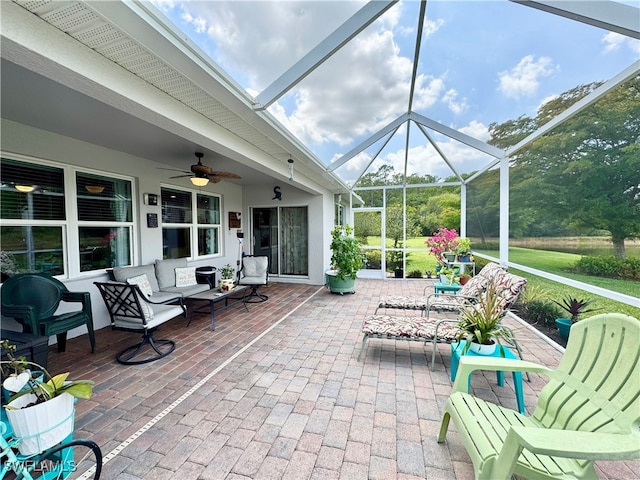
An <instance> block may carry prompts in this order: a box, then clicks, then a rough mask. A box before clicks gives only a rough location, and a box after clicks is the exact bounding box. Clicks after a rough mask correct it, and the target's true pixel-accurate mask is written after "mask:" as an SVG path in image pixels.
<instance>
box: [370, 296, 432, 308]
mask: <svg viewBox="0 0 640 480" xmlns="http://www.w3.org/2000/svg"><path fill="white" fill-rule="evenodd" d="M427 299H428V297H403V296H402V295H386V296H384V297H380V300H379V301H378V308H405V309H407V310H424V309H426V308H427Z"/></svg>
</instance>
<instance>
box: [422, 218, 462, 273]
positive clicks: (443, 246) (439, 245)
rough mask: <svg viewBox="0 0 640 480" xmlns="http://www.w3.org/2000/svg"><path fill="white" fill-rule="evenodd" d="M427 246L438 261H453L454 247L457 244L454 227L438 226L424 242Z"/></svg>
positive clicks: (456, 233) (456, 234)
mask: <svg viewBox="0 0 640 480" xmlns="http://www.w3.org/2000/svg"><path fill="white" fill-rule="evenodd" d="M424 243H425V244H426V245H427V247H429V253H432V254H433V255H435V257H436V259H437V260H438V262H439V263H441V264H442V263H444V261H445V260H446V261H447V262H453V261H454V260H455V256H456V254H455V249H456V247H457V246H458V232H457V231H456V229H455V228H452V229H449V228H445V227H440V228H439V229H438V231H436V232H434V233H433V235H431V237H429V238H427V239H426V240H425V242H424Z"/></svg>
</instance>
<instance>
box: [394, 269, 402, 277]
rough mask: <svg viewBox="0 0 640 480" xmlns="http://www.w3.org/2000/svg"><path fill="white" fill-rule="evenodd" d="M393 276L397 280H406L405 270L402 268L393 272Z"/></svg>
mask: <svg viewBox="0 0 640 480" xmlns="http://www.w3.org/2000/svg"><path fill="white" fill-rule="evenodd" d="M393 276H394V277H395V278H404V270H403V269H401V268H398V269H396V270H394V271H393Z"/></svg>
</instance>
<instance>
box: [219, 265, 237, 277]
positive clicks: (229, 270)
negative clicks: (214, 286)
mask: <svg viewBox="0 0 640 480" xmlns="http://www.w3.org/2000/svg"><path fill="white" fill-rule="evenodd" d="M235 271H236V270H235V268H233V267H232V266H231V264H229V263H227V264H226V265H225V266H224V267H222V268H221V269H220V275H222V278H223V279H225V280H229V279H231V278H233V274H234V273H235Z"/></svg>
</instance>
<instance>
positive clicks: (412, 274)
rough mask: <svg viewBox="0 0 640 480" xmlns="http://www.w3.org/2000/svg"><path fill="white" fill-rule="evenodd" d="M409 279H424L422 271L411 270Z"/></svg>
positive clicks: (408, 275)
mask: <svg viewBox="0 0 640 480" xmlns="http://www.w3.org/2000/svg"><path fill="white" fill-rule="evenodd" d="M407 277H408V278H422V272H421V271H420V270H411V271H410V272H409V273H408V274H407Z"/></svg>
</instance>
